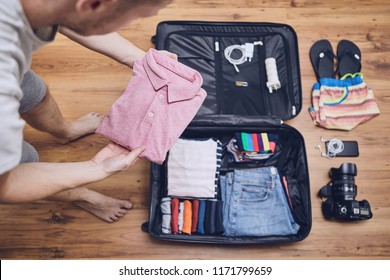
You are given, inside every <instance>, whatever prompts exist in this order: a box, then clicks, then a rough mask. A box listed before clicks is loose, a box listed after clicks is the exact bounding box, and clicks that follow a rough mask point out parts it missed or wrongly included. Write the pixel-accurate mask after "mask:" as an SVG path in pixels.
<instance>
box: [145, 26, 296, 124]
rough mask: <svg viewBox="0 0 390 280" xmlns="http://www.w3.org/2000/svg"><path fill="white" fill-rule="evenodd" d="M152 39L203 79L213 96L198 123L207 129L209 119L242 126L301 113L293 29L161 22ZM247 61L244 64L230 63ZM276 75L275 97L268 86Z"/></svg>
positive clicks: (204, 106)
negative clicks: (270, 60) (267, 63)
mask: <svg viewBox="0 0 390 280" xmlns="http://www.w3.org/2000/svg"><path fill="white" fill-rule="evenodd" d="M152 40H153V42H154V43H155V44H156V48H157V49H161V50H162V49H164V50H168V51H170V52H173V53H175V54H177V55H178V59H179V61H180V62H182V63H184V64H185V65H187V66H189V67H191V68H193V69H195V70H197V71H199V72H200V74H201V75H202V77H203V88H204V89H205V90H206V92H207V94H208V95H207V98H206V100H205V101H204V103H203V105H202V107H201V108H200V110H199V112H198V114H197V115H196V117H195V118H194V120H193V123H192V124H194V123H199V122H200V123H202V125H206V123H205V122H204V121H202V120H206V119H207V120H208V121H210V120H212V119H215V121H218V123H219V122H220V121H223V120H227V122H228V123H230V124H232V121H233V119H236V122H238V123H237V124H238V125H239V124H241V121H240V119H242V121H243V122H244V123H247V122H248V121H249V122H250V121H251V120H253V121H254V122H256V120H259V117H261V118H260V119H262V120H264V121H266V122H270V123H274V124H275V123H279V124H280V123H281V120H289V119H292V118H294V117H295V116H296V115H297V114H298V113H299V112H300V111H301V108H302V87H301V79H300V67H299V54H298V40H297V36H296V33H295V31H294V30H293V28H292V27H290V26H288V25H285V24H275V23H246V22H240V23H237V22H234V23H227V22H202V21H195V22H194V21H165V22H161V23H159V24H158V26H157V33H156V35H155V36H154V37H153V38H152ZM245 44H247V45H245ZM240 46H242V49H241V50H240V48H239V47H240ZM246 51H249V52H246ZM244 53H245V54H244ZM248 53H249V56H250V57H248V58H246V59H245V57H243V56H245V55H247V54H248ZM242 58H243V60H245V61H240V64H236V65H234V64H235V63H236V62H237V61H235V62H234V63H233V64H232V63H231V62H229V59H230V61H232V60H240V59H242ZM267 58H274V59H275V63H276V64H274V65H273V66H276V68H277V70H276V73H277V74H276V76H275V72H273V71H274V70H273V69H274V68H272V65H271V66H270V68H267V67H266V65H265V64H266V63H265V60H266V59H267ZM271 64H272V63H271ZM267 75H271V76H270V77H268V76H267ZM275 77H276V79H278V80H279V82H280V88H279V89H277V90H272V93H270V89H269V88H268V87H267V82H269V80H270V79H271V80H275ZM233 116H234V118H233Z"/></svg>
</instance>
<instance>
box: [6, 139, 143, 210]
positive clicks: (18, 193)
mask: <svg viewBox="0 0 390 280" xmlns="http://www.w3.org/2000/svg"><path fill="white" fill-rule="evenodd" d="M143 150H144V148H143V147H140V148H137V149H134V150H133V151H132V152H130V151H128V150H126V149H125V148H122V147H120V146H118V145H116V144H109V145H108V146H107V147H105V148H104V149H102V150H101V151H100V152H99V153H98V154H96V156H95V157H94V158H93V159H91V160H89V161H85V162H72V163H45V162H34V163H23V164H19V165H18V166H16V167H15V168H14V169H12V170H11V171H8V172H6V173H4V174H2V175H0V203H22V202H29V201H35V200H39V199H44V198H47V197H49V196H52V195H53V194H56V193H58V192H61V191H64V190H67V189H71V188H75V187H78V186H81V185H84V184H87V183H92V182H96V181H99V180H102V179H104V178H107V177H109V176H111V175H113V174H115V173H117V172H119V171H121V170H124V169H126V168H128V167H129V166H130V165H132V164H133V163H134V162H135V161H136V160H137V159H138V156H139V154H140V153H141V152H142V151H143Z"/></svg>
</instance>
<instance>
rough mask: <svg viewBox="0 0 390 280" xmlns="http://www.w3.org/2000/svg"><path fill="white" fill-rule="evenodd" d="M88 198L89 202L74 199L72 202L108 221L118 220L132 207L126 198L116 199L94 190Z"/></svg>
mask: <svg viewBox="0 0 390 280" xmlns="http://www.w3.org/2000/svg"><path fill="white" fill-rule="evenodd" d="M88 200H89V201H90V202H87V201H76V202H74V204H75V205H76V206H78V207H80V208H82V209H84V210H85V211H87V212H89V213H91V214H93V215H95V216H96V217H98V218H100V219H102V220H103V221H106V222H109V223H113V222H116V221H118V220H119V219H120V218H122V217H123V216H124V215H126V214H127V212H128V211H129V210H130V209H131V208H132V207H133V204H132V203H131V202H130V201H128V200H121V199H116V198H112V197H109V196H106V195H103V194H100V193H95V192H94V193H93V196H92V197H89V199H88Z"/></svg>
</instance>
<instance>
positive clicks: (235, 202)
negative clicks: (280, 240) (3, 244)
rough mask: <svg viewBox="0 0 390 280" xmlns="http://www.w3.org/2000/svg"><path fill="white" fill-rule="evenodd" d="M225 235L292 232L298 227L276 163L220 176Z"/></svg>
mask: <svg viewBox="0 0 390 280" xmlns="http://www.w3.org/2000/svg"><path fill="white" fill-rule="evenodd" d="M220 183H221V194H222V200H223V209H222V213H223V225H224V228H225V233H224V234H225V235H226V236H269V235H293V234H296V233H297V232H298V230H299V225H298V224H297V223H295V221H294V218H293V216H292V213H291V209H290V207H289V205H288V202H287V198H286V196H285V194H284V190H283V186H282V183H281V180H280V177H279V174H278V171H277V169H276V168H275V167H263V168H255V169H244V170H238V169H237V170H234V171H233V172H229V173H227V174H226V175H223V176H221V177H220Z"/></svg>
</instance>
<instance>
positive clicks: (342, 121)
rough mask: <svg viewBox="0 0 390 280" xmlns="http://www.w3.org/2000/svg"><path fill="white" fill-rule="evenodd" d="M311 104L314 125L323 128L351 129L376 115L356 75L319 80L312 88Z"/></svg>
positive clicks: (371, 97) (373, 103)
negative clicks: (342, 78) (339, 78)
mask: <svg viewBox="0 0 390 280" xmlns="http://www.w3.org/2000/svg"><path fill="white" fill-rule="evenodd" d="M312 103H313V104H312V105H313V106H312V107H310V108H309V112H310V115H311V117H312V119H313V122H314V124H315V125H317V126H320V127H324V128H327V129H340V130H352V129H353V128H355V127H356V126H358V125H359V124H361V123H364V122H366V121H368V120H370V119H372V118H374V117H375V116H377V115H379V113H380V111H379V108H378V106H377V104H376V101H375V96H374V93H373V91H372V89H371V88H368V87H367V85H366V83H365V82H364V81H363V78H362V75H361V74H360V73H356V74H354V75H351V77H350V78H347V79H345V80H337V79H332V78H322V79H321V80H320V81H319V82H318V83H316V84H315V85H314V87H313V90H312Z"/></svg>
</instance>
